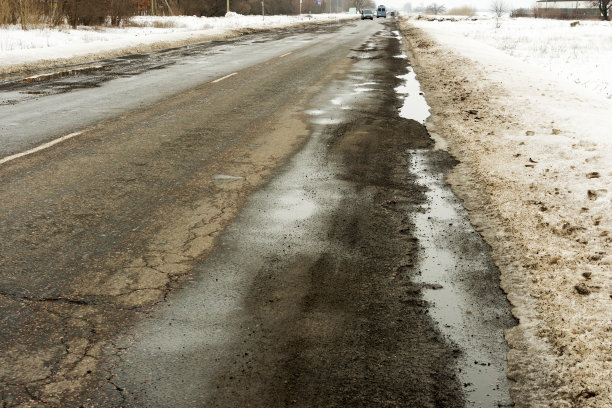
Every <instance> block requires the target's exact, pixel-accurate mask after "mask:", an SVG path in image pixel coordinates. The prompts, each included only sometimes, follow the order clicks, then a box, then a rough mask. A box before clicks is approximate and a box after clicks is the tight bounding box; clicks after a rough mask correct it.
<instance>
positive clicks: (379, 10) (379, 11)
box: [376, 5, 387, 18]
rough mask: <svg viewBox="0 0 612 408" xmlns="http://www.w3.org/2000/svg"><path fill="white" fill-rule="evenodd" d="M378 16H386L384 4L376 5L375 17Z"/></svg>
mask: <svg viewBox="0 0 612 408" xmlns="http://www.w3.org/2000/svg"><path fill="white" fill-rule="evenodd" d="M378 17H383V18H387V9H386V8H385V6H382V5H381V6H378V8H377V9H376V18H378Z"/></svg>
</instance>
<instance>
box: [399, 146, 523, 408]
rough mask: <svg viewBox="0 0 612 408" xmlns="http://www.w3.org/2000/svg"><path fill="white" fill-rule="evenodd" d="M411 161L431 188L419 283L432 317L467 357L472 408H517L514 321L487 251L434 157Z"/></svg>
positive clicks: (465, 375) (419, 217) (418, 153)
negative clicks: (510, 361) (511, 362)
mask: <svg viewBox="0 0 612 408" xmlns="http://www.w3.org/2000/svg"><path fill="white" fill-rule="evenodd" d="M408 153H410V156H411V163H410V172H411V173H413V174H414V175H416V176H417V179H418V180H419V184H421V185H422V186H424V187H426V188H427V193H426V196H427V202H426V204H424V205H423V206H422V207H421V210H422V211H420V212H417V213H415V214H413V222H414V225H415V233H414V235H415V237H416V238H417V239H418V241H419V244H420V247H421V254H422V255H421V258H420V260H419V263H418V270H419V272H420V274H419V275H418V276H417V278H416V279H415V280H416V281H417V282H418V283H420V284H421V285H422V286H423V297H424V299H425V300H426V301H427V302H429V303H431V304H432V305H433V307H432V308H431V309H430V313H431V315H432V317H433V318H434V320H435V321H436V322H437V323H438V326H439V328H440V330H441V332H442V333H443V334H444V335H445V336H446V337H447V338H448V340H449V342H450V343H451V344H455V345H456V346H458V347H459V349H460V350H461V354H460V355H459V356H458V360H457V367H458V371H459V372H458V376H459V379H460V381H461V383H462V385H463V387H464V392H465V395H466V399H467V401H468V406H472V407H505V406H513V404H512V400H511V399H510V396H509V391H508V390H509V380H508V379H507V378H506V360H505V355H506V352H507V346H506V344H505V340H504V337H503V330H504V328H505V327H508V322H510V321H511V317H510V315H509V305H507V304H506V298H505V296H504V295H503V293H502V292H501V290H500V289H499V280H498V275H497V273H496V269H495V267H494V265H493V264H492V262H491V260H490V258H489V255H488V246H487V245H486V244H485V243H484V242H483V241H482V239H481V238H480V236H479V235H478V234H477V233H476V231H475V230H474V229H473V227H472V225H471V224H470V223H469V221H468V218H467V213H466V212H465V210H464V209H463V207H462V206H461V203H460V202H459V201H458V199H457V198H456V197H455V196H454V194H453V193H452V191H451V190H450V188H449V187H448V186H447V185H446V184H445V182H444V180H443V174H442V173H439V172H436V170H435V167H434V166H433V164H432V163H431V154H432V153H431V152H430V151H428V150H412V151H409V152H408Z"/></svg>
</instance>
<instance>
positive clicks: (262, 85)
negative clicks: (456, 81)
mask: <svg viewBox="0 0 612 408" xmlns="http://www.w3.org/2000/svg"><path fill="white" fill-rule="evenodd" d="M393 30H396V27H395V26H394V23H393V21H392V20H386V21H384V22H382V21H374V22H371V21H355V22H351V23H348V24H345V25H339V26H336V25H329V26H316V27H312V28H308V29H300V30H295V31H290V30H289V31H283V32H278V33H267V34H258V35H253V36H248V37H245V38H241V39H237V40H231V41H228V42H222V43H214V44H211V43H207V44H203V45H202V46H199V47H191V48H189V49H176V50H171V51H169V52H168V53H155V54H147V55H146V56H132V57H129V58H125V59H123V61H124V62H121V63H115V62H112V61H106V62H103V63H101V66H107V68H104V69H95V70H91V71H88V70H82V72H81V73H79V74H78V75H73V74H70V75H69V76H63V75H57V76H56V77H55V78H48V79H46V80H44V81H38V82H35V83H23V82H15V81H12V82H10V83H5V84H4V85H3V86H4V88H2V87H0V91H3V92H4V94H3V96H2V98H4V99H2V100H3V101H4V103H3V104H1V105H0V119H1V120H0V123H2V127H1V128H0V131H1V132H2V133H1V134H0V138H1V139H0V141H1V142H2V146H3V147H2V149H3V150H2V151H1V152H2V155H0V158H1V157H10V156H11V155H15V154H17V153H19V152H22V151H24V150H27V149H29V148H32V147H34V146H36V145H39V144H40V143H43V142H48V141H50V140H54V139H55V138H57V137H60V136H63V135H66V134H69V133H75V132H78V134H76V135H75V136H74V137H72V138H71V139H69V140H66V141H63V142H61V143H58V144H56V145H54V146H52V147H49V148H48V149H45V150H43V151H40V152H36V153H33V154H30V155H27V156H25V157H19V158H15V159H14V160H10V161H7V162H5V163H3V164H1V165H0V166H1V167H0V194H1V195H2V197H4V199H3V200H2V201H1V202H0V214H1V218H0V313H1V314H0V316H1V319H2V320H1V321H0V323H1V330H0V348H1V350H2V354H1V356H0V381H1V383H2V391H0V397H1V400H2V405H3V406H7V407H9V406H20V405H21V406H75V407H76V406H134V407H167V406H185V407H189V406H193V407H196V406H198V407H200V406H219V407H229V406H259V407H268V406H303V407H312V406H420V407H462V406H497V405H501V406H506V405H509V404H511V401H510V400H509V397H508V382H507V380H505V352H506V348H505V344H504V342H503V329H504V328H506V327H509V326H510V325H512V323H513V322H512V319H511V317H510V315H509V310H508V304H507V303H506V301H505V298H504V296H503V294H502V293H501V291H500V290H499V283H498V276H497V271H496V269H495V267H494V266H493V265H492V264H491V262H490V260H488V258H487V252H488V248H487V247H486V246H485V245H484V244H483V243H482V241H481V240H480V238H479V236H478V235H477V234H475V233H474V232H473V231H471V230H470V227H469V223H467V221H465V214H464V213H463V212H462V210H461V208H460V203H457V202H456V199H454V198H453V196H452V194H450V193H449V194H447V195H444V194H442V195H441V194H438V195H432V194H431V192H432V191H436V192H438V191H446V190H444V189H445V188H446V187H445V186H444V183H443V181H441V180H442V179H443V175H444V174H445V173H446V172H448V171H449V169H450V168H451V167H452V165H453V160H452V158H450V157H448V156H447V155H445V154H444V153H441V152H432V151H431V141H430V139H429V137H428V135H427V132H426V130H425V129H424V128H423V126H421V125H420V124H418V123H416V122H414V121H410V120H406V119H402V118H400V117H398V109H399V107H400V106H401V100H399V99H398V97H397V95H396V94H395V92H394V88H395V87H396V86H398V85H399V79H398V78H397V75H401V74H403V73H405V70H406V66H407V61H406V60H405V59H402V58H397V56H398V55H399V54H400V53H401V49H400V43H399V41H398V38H397V36H396V35H395V34H393V33H392V31H393ZM125 61H127V62H125ZM138 61H144V63H143V64H142V65H139V62H138ZM66 78H68V79H69V80H70V81H69V84H67V83H66ZM79 83H80V84H82V86H80V85H79ZM92 107H95V109H93V108H92ZM8 118H10V120H8ZM16 129H18V131H17V130H16ZM416 159H418V163H420V164H419V165H418V166H417V165H416V164H415V163H416V162H415V160H416ZM423 180H425V181H427V180H429V181H428V182H423ZM434 184H435V186H434ZM434 187H435V188H434ZM438 201H443V202H445V203H447V204H448V205H449V206H451V207H452V208H454V209H456V211H455V210H453V211H451V212H450V213H448V212H447V213H445V216H444V217H443V218H440V216H439V214H438V215H436V214H434V213H432V214H431V217H429V218H423V217H419V214H421V215H422V214H427V212H428V211H431V210H432V209H433V208H434V207H435V205H434V204H435V203H436V202H438ZM449 214H450V215H449ZM449 217H450V218H449ZM441 219H443V220H444V222H445V223H446V222H449V223H450V224H453V223H455V224H456V225H461V228H449V229H448V230H447V229H445V228H441V226H440V220H441ZM427 220H430V222H428V221H427ZM428 231H433V234H434V235H431V234H429V235H428ZM432 237H434V238H435V239H436V245H437V248H438V250H437V251H438V252H436V250H435V248H434V250H433V251H432V249H431V246H428V244H427V240H428V239H429V238H432ZM459 242H461V243H462V244H461V245H459V244H458V243H459ZM438 253H439V254H445V256H444V262H440V263H437V264H438V265H440V264H441V263H442V264H444V269H445V270H446V269H449V270H453V271H454V270H456V271H457V273H456V274H455V273H454V274H453V276H450V277H449V276H443V277H441V276H438V275H435V274H433V275H431V276H430V275H429V273H430V270H431V269H432V268H433V269H435V267H432V266H431V264H430V262H429V261H428V260H430V259H432V258H437V256H438V255H437V254H438ZM449 253H451V254H455V255H457V258H461V259H462V260H465V259H467V260H469V262H453V261H452V259H453V257H452V256H450V257H449V256H447V255H448V254H449ZM459 255H460V256H459ZM449 259H450V260H451V261H449ZM428 262H429V263H428ZM434 264H436V263H435V262H434ZM424 275H425V276H424ZM454 276H456V277H457V279H456V280H455V278H454ZM444 287H452V288H455V287H456V288H457V289H456V290H455V289H453V290H452V294H453V296H454V297H453V296H448V297H445V299H446V298H448V299H455V300H453V302H455V303H456V304H455V308H459V307H463V303H461V302H462V301H465V300H466V299H467V300H469V304H470V306H469V307H470V310H469V311H466V312H469V313H468V314H469V315H470V316H476V318H475V319H472V318H469V319H467V320H466V319H464V318H460V319H454V320H453V319H452V318H450V317H449V318H447V319H446V320H444V316H446V317H448V316H447V315H448V313H446V312H444V310H445V309H444V307H441V302H440V299H436V298H435V296H434V297H433V298H432V297H431V296H430V294H431V293H434V292H436V293H446V292H438V291H440V290H441V289H443V288H444ZM457 299H458V300H457ZM452 308H453V305H451V309H452ZM463 314H465V313H463ZM440 316H442V318H441V317H440ZM483 321H484V322H486V324H480V323H482V322H483ZM453 325H455V326H454V329H455V332H453V331H452V330H450V331H445V327H449V328H452V327H453ZM457 330H458V331H459V332H464V333H470V335H469V336H467V337H468V339H467V340H466V341H463V340H465V339H462V338H461V336H457V333H456V331H457ZM473 338H477V339H479V340H478V341H476V342H474V341H473V340H471V339H473ZM474 355H477V356H479V357H478V358H479V359H478V360H477V361H468V360H471V359H472V356H474ZM468 366H469V367H468ZM474 367H476V370H475V369H474ZM485 367H486V368H485ZM489 367H492V368H489ZM483 370H489V371H483ZM483 372H484V373H485V375H483ZM466 373H467V374H466ZM479 375H480V377H479ZM466 376H467V377H466ZM483 377H486V379H483ZM494 403H495V404H497V405H490V404H494Z"/></svg>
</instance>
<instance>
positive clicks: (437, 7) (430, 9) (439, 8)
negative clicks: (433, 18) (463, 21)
mask: <svg viewBox="0 0 612 408" xmlns="http://www.w3.org/2000/svg"><path fill="white" fill-rule="evenodd" d="M425 12H426V13H428V14H434V15H438V14H443V13H445V12H446V6H445V5H444V4H438V3H430V4H429V5H428V6H427V7H425Z"/></svg>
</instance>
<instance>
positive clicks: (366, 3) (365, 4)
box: [351, 0, 376, 10]
mask: <svg viewBox="0 0 612 408" xmlns="http://www.w3.org/2000/svg"><path fill="white" fill-rule="evenodd" d="M351 4H352V5H353V6H355V8H356V9H357V10H363V9H364V8H374V7H376V4H375V2H374V1H373V0H352V1H351Z"/></svg>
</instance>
